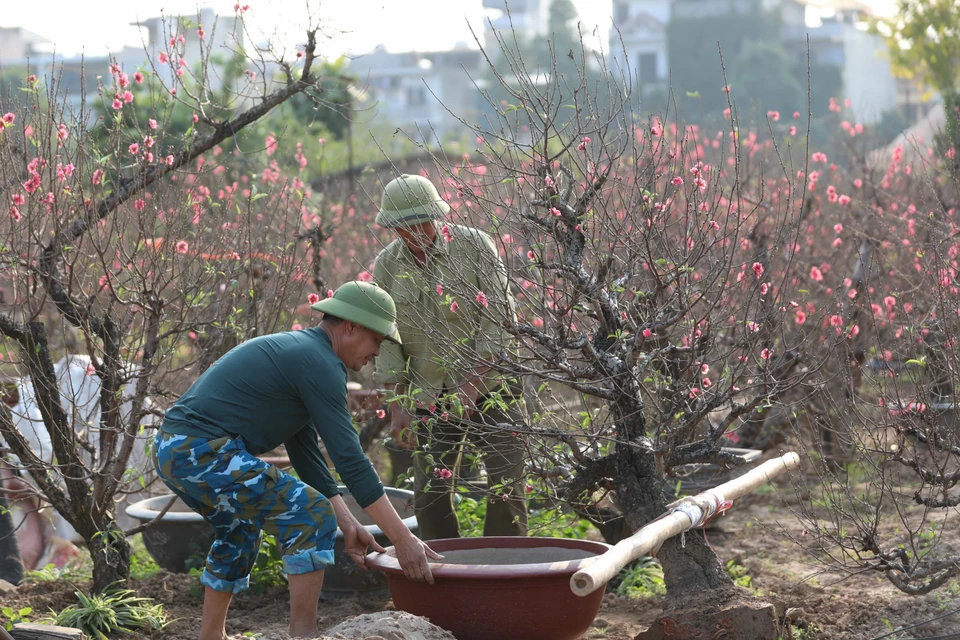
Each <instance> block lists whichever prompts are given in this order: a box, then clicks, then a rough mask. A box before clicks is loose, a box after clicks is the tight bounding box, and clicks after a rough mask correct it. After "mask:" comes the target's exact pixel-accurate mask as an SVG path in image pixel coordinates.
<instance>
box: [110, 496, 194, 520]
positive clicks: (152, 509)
mask: <svg viewBox="0 0 960 640" xmlns="http://www.w3.org/2000/svg"><path fill="white" fill-rule="evenodd" d="M176 499H177V496H176V495H174V494H172V493H165V494H163V495H162V496H153V497H152V498H146V499H144V500H141V501H139V502H134V503H133V504H131V505H130V506H128V507H127V509H126V511H127V515H128V516H130V517H131V518H136V519H137V520H142V521H144V522H150V521H151V520H153V519H154V518H156V517H157V516H159V515H160V512H161V511H163V509H164V508H165V507H166V506H167V505H168V504H169V503H170V501H171V500H176ZM163 520H165V521H167V522H203V516H201V515H200V514H199V513H195V512H193V511H167V512H166V513H165V514H164V515H163Z"/></svg>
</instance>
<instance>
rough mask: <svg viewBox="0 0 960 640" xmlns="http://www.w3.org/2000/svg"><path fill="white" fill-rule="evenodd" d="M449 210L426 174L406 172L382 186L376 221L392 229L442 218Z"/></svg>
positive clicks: (448, 206)
mask: <svg viewBox="0 0 960 640" xmlns="http://www.w3.org/2000/svg"><path fill="white" fill-rule="evenodd" d="M449 211H450V205H448V204H447V203H446V202H444V200H443V198H441V197H440V194H439V193H438V192H437V188H436V187H435V186H433V183H432V182H430V181H429V180H427V179H426V178H424V177H423V176H411V175H408V174H406V173H405V174H403V175H402V176H400V177H399V178H394V179H393V180H391V181H390V182H388V183H387V186H386V187H384V188H383V198H382V199H381V201H380V212H379V213H377V224H378V225H380V226H381V227H387V228H390V229H393V228H396V227H409V226H412V225H415V224H423V223H424V222H429V221H430V220H439V219H441V218H443V216H445V215H446V214H447V213H449Z"/></svg>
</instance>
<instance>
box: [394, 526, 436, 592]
mask: <svg viewBox="0 0 960 640" xmlns="http://www.w3.org/2000/svg"><path fill="white" fill-rule="evenodd" d="M390 555H395V556H396V557H397V561H398V562H399V563H400V568H401V569H403V575H404V576H406V577H407V579H408V580H413V581H415V582H427V583H429V584H433V573H431V571H430V564H429V562H428V561H427V558H430V560H443V556H442V555H440V554H439V553H437V552H436V551H434V550H433V549H431V548H430V547H428V546H427V544H426V543H425V542H423V541H422V540H420V539H419V538H418V537H416V536H415V535H413V534H410V535H407V536H404V537H403V538H401V539H400V541H399V542H397V543H396V544H395V545H394V547H393V549H391V553H390Z"/></svg>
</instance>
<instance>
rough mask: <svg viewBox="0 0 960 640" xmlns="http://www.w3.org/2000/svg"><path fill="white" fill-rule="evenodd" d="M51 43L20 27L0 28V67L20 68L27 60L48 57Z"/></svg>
mask: <svg viewBox="0 0 960 640" xmlns="http://www.w3.org/2000/svg"><path fill="white" fill-rule="evenodd" d="M52 45H53V43H52V42H51V41H50V40H47V39H46V38H44V37H43V36H41V35H39V34H36V33H33V32H32V31H27V30H26V29H24V28H22V27H0V67H9V66H15V65H16V66H20V65H25V64H26V63H27V59H28V58H29V59H33V58H40V57H44V56H47V57H49V55H50V52H51V50H52Z"/></svg>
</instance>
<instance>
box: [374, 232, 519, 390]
mask: <svg viewBox="0 0 960 640" xmlns="http://www.w3.org/2000/svg"><path fill="white" fill-rule="evenodd" d="M443 226H445V227H446V228H447V229H448V233H449V238H450V239H449V241H448V240H446V239H445V237H444V235H443V234H441V233H440V232H439V231H438V233H437V239H436V242H435V243H434V246H433V247H432V248H431V249H430V250H429V251H428V252H427V263H426V265H425V266H424V267H423V268H420V267H419V266H418V265H417V264H416V262H415V261H414V258H413V254H411V253H410V250H409V249H407V246H406V245H405V244H404V243H403V241H401V240H400V239H397V240H394V241H393V242H392V243H390V245H389V246H387V247H386V248H385V249H384V250H383V251H381V252H380V254H379V255H378V256H377V259H376V261H375V262H374V265H373V279H374V281H375V282H376V283H377V284H378V285H380V286H381V287H383V288H384V289H386V290H387V292H389V293H390V295H391V296H392V297H393V299H394V301H395V302H396V304H397V324H398V325H399V327H400V336H401V337H402V338H403V345H402V346H401V345H396V344H390V343H387V342H384V343H383V345H381V347H380V356H379V357H378V358H377V364H376V371H375V373H374V379H375V380H376V381H377V382H379V383H384V384H391V383H401V384H407V385H410V386H411V387H415V388H418V389H420V390H422V391H423V392H424V393H426V394H427V395H428V396H433V395H436V394H437V393H439V392H440V391H442V390H444V389H447V390H449V389H452V388H454V387H455V386H456V385H457V384H459V383H460V382H462V381H463V379H464V378H465V377H466V375H467V374H468V372H469V371H470V370H471V369H473V368H474V367H476V366H477V365H478V364H482V360H487V361H489V360H496V359H497V357H498V355H499V354H500V352H501V350H507V351H508V352H513V351H515V350H516V341H515V340H514V338H513V337H512V336H511V335H510V334H509V333H507V332H506V331H505V330H504V329H503V323H504V320H505V319H507V318H508V317H509V318H510V319H511V320H513V321H515V320H516V302H515V301H514V299H513V295H512V294H511V293H510V286H509V281H508V279H507V272H506V267H505V266H504V264H503V262H502V261H501V260H500V256H499V254H498V253H497V248H496V245H494V243H493V240H492V239H491V238H490V236H489V235H487V234H486V233H484V232H483V231H480V230H478V229H472V228H470V227H462V226H459V225H454V224H449V225H443ZM440 228H441V225H438V230H439V229H440ZM438 286H439V287H440V289H438ZM481 293H482V294H483V296H480V294H481ZM478 296H479V297H480V300H478ZM484 296H485V298H486V300H485V301H486V303H487V304H486V305H484V304H483V302H484ZM454 303H455V304H454ZM478 358H479V359H480V360H478ZM499 385H500V381H499V380H493V379H491V380H488V381H487V388H488V389H493V388H495V387H499ZM424 400H426V398H424Z"/></svg>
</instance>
